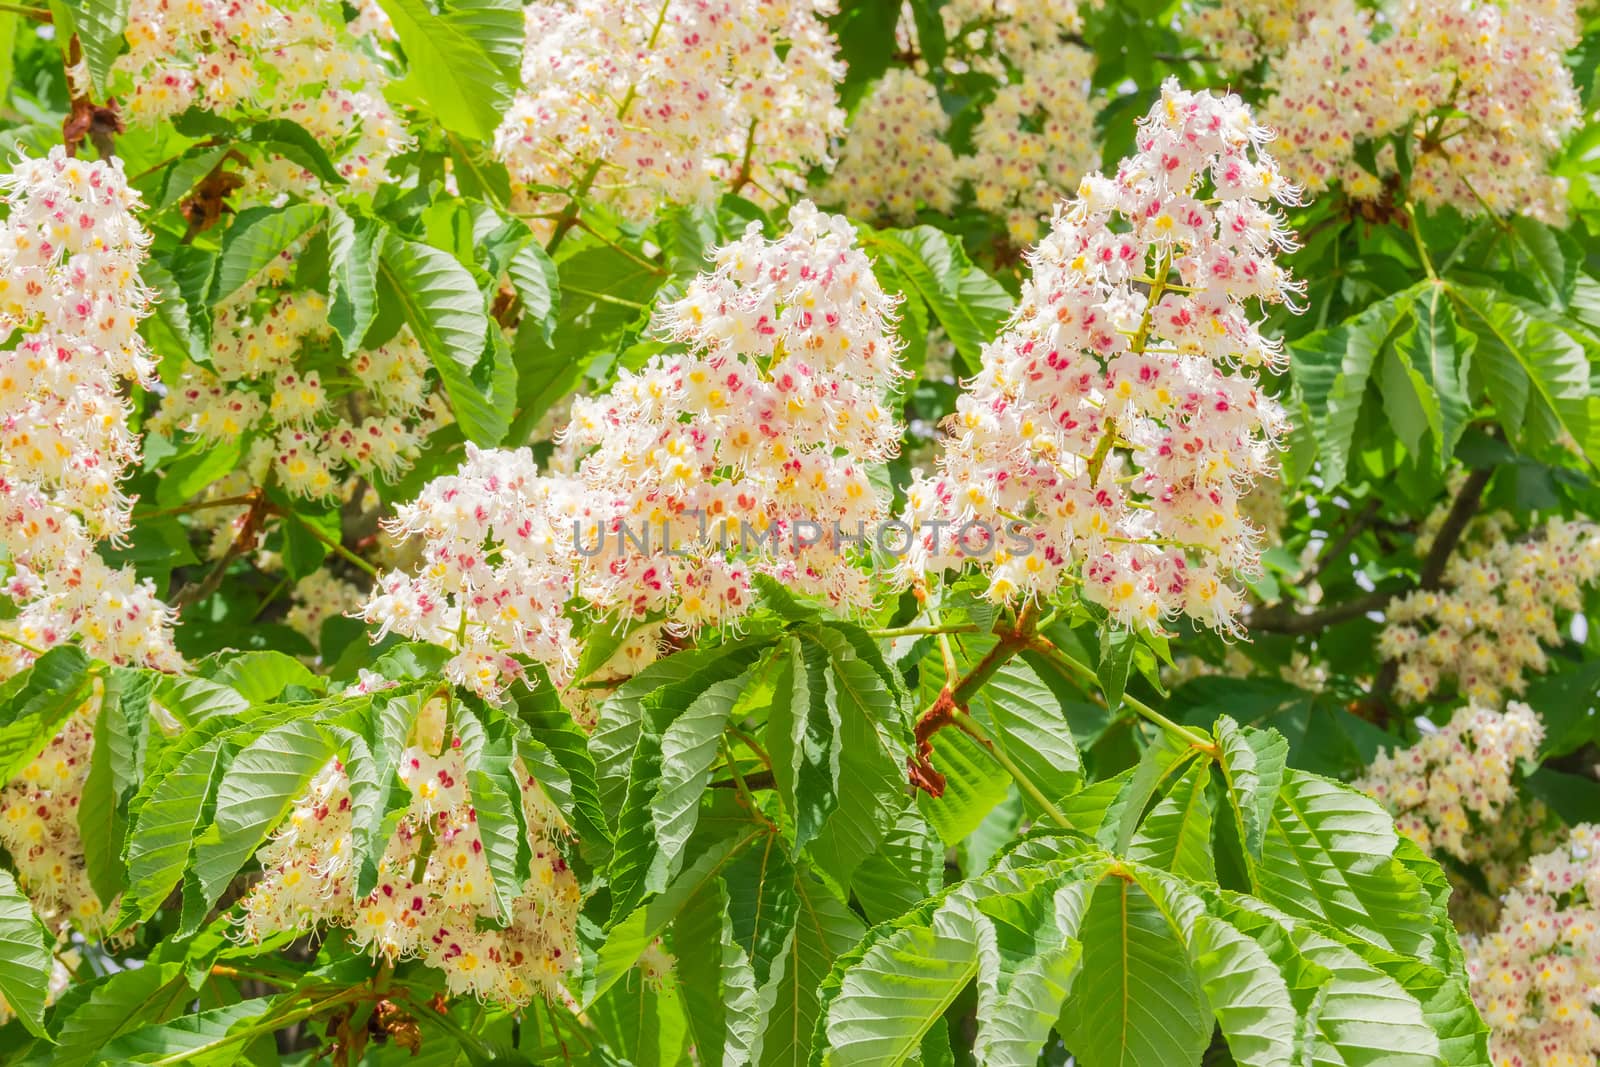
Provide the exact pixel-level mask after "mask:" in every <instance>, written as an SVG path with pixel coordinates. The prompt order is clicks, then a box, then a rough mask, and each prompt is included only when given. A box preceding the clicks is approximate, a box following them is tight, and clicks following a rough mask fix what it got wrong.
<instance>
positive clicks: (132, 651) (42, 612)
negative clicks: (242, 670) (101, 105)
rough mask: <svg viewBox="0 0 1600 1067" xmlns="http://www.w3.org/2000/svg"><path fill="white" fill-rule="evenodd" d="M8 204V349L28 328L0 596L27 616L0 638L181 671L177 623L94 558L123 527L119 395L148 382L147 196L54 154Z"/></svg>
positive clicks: (7, 467) (9, 376) (21, 344)
mask: <svg viewBox="0 0 1600 1067" xmlns="http://www.w3.org/2000/svg"><path fill="white" fill-rule="evenodd" d="M0 197H3V199H4V201H5V203H6V205H7V206H8V207H9V209H10V214H9V216H8V217H7V218H6V219H5V220H4V222H0V339H7V338H12V337H13V335H14V334H16V332H17V331H19V330H20V331H22V335H21V337H20V338H16V339H15V341H14V343H12V344H10V345H8V346H7V347H6V348H5V350H4V351H0V547H3V548H4V550H5V554H6V555H7V556H8V557H9V559H8V563H9V566H8V568H7V569H8V571H9V574H8V576H6V577H5V578H4V585H3V587H0V593H3V595H4V596H5V597H7V598H9V599H10V600H11V601H12V602H13V603H14V604H16V605H17V607H18V613H17V615H16V617H15V618H13V619H9V620H7V621H6V622H5V623H4V624H3V625H4V627H5V629H6V631H7V632H8V633H10V634H12V635H13V636H15V637H17V638H20V639H21V640H22V641H24V642H26V643H27V644H28V645H32V646H34V647H49V646H52V645H57V644H60V643H62V642H64V641H67V640H70V639H73V638H77V639H79V640H80V641H81V642H82V644H83V646H84V648H85V650H86V651H88V652H89V653H90V654H91V655H95V656H99V657H102V658H105V659H110V660H114V661H117V662H126V663H139V664H147V665H151V666H160V667H172V666H175V665H177V664H179V663H180V662H181V659H180V657H179V656H178V654H177V652H176V651H175V650H174V649H173V647H172V639H171V633H170V624H171V613H170V612H169V610H168V609H167V608H166V607H165V606H164V605H163V604H162V603H161V602H160V601H159V600H158V599H157V598H156V595H155V590H154V588H153V587H152V586H151V585H150V584H149V583H148V582H140V581H138V579H137V578H136V577H135V575H134V573H133V571H132V570H129V569H123V570H116V569H113V568H111V567H108V566H107V565H106V564H105V562H104V561H103V560H102V559H101V558H100V556H99V555H98V554H97V553H96V552H95V547H94V546H95V542H96V541H98V540H102V539H105V538H112V539H116V538H119V537H121V536H122V535H123V534H124V533H126V532H127V530H128V527H129V522H130V514H131V510H132V501H131V500H129V499H128V497H127V496H125V495H124V494H123V493H122V492H121V490H120V489H119V488H118V483H119V481H120V480H121V477H122V474H123V472H124V471H125V470H126V469H127V468H128V467H129V466H130V465H131V464H132V463H133V462H134V461H135V460H137V458H138V455H139V443H138V439H137V438H136V437H135V436H134V434H133V433H132V431H131V430H130V429H129V428H128V416H129V406H128V402H127V401H126V400H125V399H124V398H123V396H122V392H121V390H122V387H123V385H124V383H137V384H148V382H149V381H150V380H151V376H152V366H151V363H150V360H149V357H148V354H147V352H146V349H145V345H144V341H143V339H141V338H140V336H139V334H138V332H137V327H138V323H139V320H140V319H142V318H143V317H144V316H145V315H146V314H148V312H149V308H150V293H149V291H148V290H147V289H146V288H145V286H144V284H143V282H142V281H141V280H140V278H139V265H140V264H141V263H142V262H143V260H144V256H145V249H146V247H147V246H148V245H149V242H150V237H149V234H147V233H146V232H145V231H144V229H143V228H142V227H141V226H140V225H139V223H138V222H137V220H135V218H134V217H133V212H134V210H135V209H136V208H137V207H138V206H139V199H138V196H137V194H135V193H134V192H133V190H132V189H130V188H129V187H128V184H127V181H126V180H125V178H124V177H123V173H122V166H121V162H120V161H117V160H113V161H112V162H110V163H105V162H99V163H89V162H84V161H81V160H77V159H73V158H71V157H69V156H67V155H66V153H65V152H64V150H62V149H61V148H56V149H53V150H52V151H51V152H50V154H49V155H48V156H45V157H42V158H34V159H26V158H24V159H20V160H19V161H18V162H17V163H16V165H15V166H14V167H13V168H12V169H11V171H10V173H8V174H6V175H4V176H0ZM8 648H9V652H8V655H10V656H11V657H12V665H13V666H20V664H21V660H20V659H19V658H17V657H18V656H19V653H18V651H17V650H16V649H15V648H14V647H11V646H8Z"/></svg>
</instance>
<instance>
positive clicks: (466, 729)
mask: <svg viewBox="0 0 1600 1067" xmlns="http://www.w3.org/2000/svg"><path fill="white" fill-rule="evenodd" d="M455 714H456V719H455V732H456V737H457V738H458V739H459V740H460V741H461V760H462V765H463V766H464V767H465V768H466V769H467V789H468V791H469V793H470V794H471V796H472V807H473V811H474V812H475V814H476V822H477V826H478V838H479V840H480V841H482V843H483V858H484V862H485V864H486V865H487V866H488V868H489V877H490V879H491V880H492V882H493V884H494V896H495V903H496V907H497V910H498V915H499V921H500V922H501V923H502V924H506V923H509V922H510V921H511V909H512V905H513V904H515V903H516V900H517V897H519V896H521V895H522V887H523V885H524V884H526V883H527V881H528V874H529V868H530V863H531V857H532V851H533V849H532V845H530V844H529V842H528V828H527V825H526V823H525V822H524V816H523V809H522V790H521V786H520V784H519V783H518V781H517V774H516V771H515V769H514V767H513V766H512V762H513V760H515V758H516V752H517V750H516V742H515V739H514V737H513V735H512V732H511V730H510V729H509V725H508V724H507V723H506V721H505V720H504V719H503V718H500V717H499V716H495V715H489V716H486V717H485V718H486V719H487V721H485V718H480V717H479V716H477V715H475V714H473V712H472V711H471V710H470V709H468V708H466V707H459V708H457V709H456V713H455Z"/></svg>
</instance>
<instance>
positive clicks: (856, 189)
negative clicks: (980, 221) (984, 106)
mask: <svg viewBox="0 0 1600 1067" xmlns="http://www.w3.org/2000/svg"><path fill="white" fill-rule="evenodd" d="M949 131H950V118H949V116H947V115H946V114H945V113H944V109H943V108H941V107H940V106H939V94H938V92H937V91H936V90H935V89H934V87H933V84H932V83H931V82H929V81H928V80H926V79H925V78H922V77H920V76H919V75H917V74H916V73H915V72H913V71H910V70H907V69H905V68H904V67H894V68H891V69H890V70H889V71H888V72H887V73H885V74H884V76H883V77H882V78H880V79H879V80H878V82H877V83H876V84H875V85H874V86H873V87H872V91H871V92H870V93H868V94H867V97H866V99H865V100H863V101H862V102H861V106H860V107H859V108H857V109H856V115H855V119H854V121H853V122H851V124H850V136H849V138H848V139H846V141H845V142H844V147H843V148H842V149H841V150H840V152H839V163H838V165H837V166H836V167H834V170H833V178H832V180H831V182H830V184H829V186H828V193H829V195H830V196H831V197H832V198H833V199H834V200H836V201H837V202H838V203H839V205H840V206H841V207H842V208H843V209H844V211H845V212H846V213H848V214H849V215H851V216H852V217H854V218H858V219H869V220H878V219H887V220H889V221H891V222H895V223H899V224H901V225H907V224H910V223H912V222H914V221H915V220H916V217H917V209H918V208H922V207H926V208H928V209H929V210H931V211H939V212H948V211H950V210H951V209H953V208H954V207H955V204H956V194H957V192H958V191H959V182H958V180H957V178H956V175H957V174H958V173H959V171H958V168H957V164H956V157H955V153H954V152H952V151H951V150H950V144H949Z"/></svg>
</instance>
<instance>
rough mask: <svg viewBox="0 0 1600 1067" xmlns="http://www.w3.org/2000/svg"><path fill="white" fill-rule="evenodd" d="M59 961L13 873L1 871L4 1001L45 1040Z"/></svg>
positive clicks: (1, 981)
mask: <svg viewBox="0 0 1600 1067" xmlns="http://www.w3.org/2000/svg"><path fill="white" fill-rule="evenodd" d="M54 967H55V959H54V958H53V957H52V956H51V955H50V950H49V949H48V948H47V947H45V935H44V927H43V926H41V925H39V920H38V919H37V918H36V917H35V916H34V914H33V905H32V904H30V903H29V902H28V898H27V897H25V896H23V895H22V891H21V890H20V889H18V888H17V883H16V880H15V879H13V878H12V877H11V872H10V871H4V870H0V998H3V999H4V1001H5V1003H6V1006H7V1007H9V1008H10V1009H11V1011H12V1013H13V1014H15V1015H16V1016H17V1017H18V1018H20V1019H21V1020H22V1025H24V1026H26V1027H27V1028H28V1032H29V1033H31V1034H33V1035H34V1036H35V1037H45V1036H46V1034H45V1029H44V1000H45V991H46V990H47V989H49V988H50V972H51V971H52V970H53V969H54Z"/></svg>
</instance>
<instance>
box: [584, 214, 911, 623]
mask: <svg viewBox="0 0 1600 1067" xmlns="http://www.w3.org/2000/svg"><path fill="white" fill-rule="evenodd" d="M715 263H716V269H715V270H714V271H712V272H710V273H704V274H701V275H700V276H698V277H697V278H696V279H695V280H694V281H693V282H692V283H690V285H689V289H688V292H687V293H685V294H684V296H683V298H682V299H680V300H678V301H677V302H675V303H672V304H669V305H667V306H666V307H665V308H663V309H662V311H661V314H660V316H659V325H660V327H661V328H662V330H663V331H664V332H665V333H666V334H667V335H669V336H670V337H672V338H673V339H675V340H677V341H679V342H682V343H683V344H684V345H685V346H686V348H687V351H686V352H684V353H682V354H669V355H663V356H658V357H656V358H655V359H653V360H651V362H650V363H648V364H647V365H646V366H645V367H643V368H642V369H641V370H639V371H638V372H636V373H624V374H622V375H620V376H619V378H618V381H617V383H616V385H615V386H613V387H612V389H611V391H610V392H609V393H607V394H605V395H604V396H600V397H595V398H591V399H583V400H579V401H578V402H577V403H575V404H574V405H573V412H572V422H571V423H570V424H569V426H568V428H567V430H566V437H565V440H564V442H563V443H564V446H565V447H566V448H568V449H570V450H572V451H573V452H574V453H575V454H577V455H580V456H582V460H581V465H580V467H579V478H580V480H581V481H582V482H583V484H584V487H585V490H586V491H587V492H588V493H589V494H590V495H591V498H592V499H596V500H600V501H605V502H606V504H605V506H606V508H607V509H608V513H609V515H610V517H611V519H610V522H609V523H598V524H589V525H586V526H585V528H584V529H583V530H582V531H581V535H580V550H582V551H584V552H585V553H592V555H591V556H590V558H589V560H588V562H587V563H586V565H585V568H584V575H583V581H582V592H583V595H584V597H585V598H586V599H587V600H588V601H589V602H590V603H591V604H593V605H594V606H595V607H597V608H599V609H600V610H601V611H604V612H620V613H621V614H623V615H625V616H629V617H633V618H638V619H644V618H646V617H649V616H652V615H654V614H657V613H661V614H664V615H665V616H666V618H667V619H668V621H669V622H670V623H671V624H673V625H674V627H675V628H676V629H678V630H680V631H683V632H688V633H693V632H695V631H698V630H699V629H700V628H701V627H703V626H707V625H717V624H721V623H725V622H730V621H732V620H733V619H736V618H737V617H738V616H740V615H742V614H743V613H744V612H745V611H746V610H747V609H748V608H749V607H750V605H751V601H752V597H751V591H750V576H751V574H752V572H762V573H766V574H769V575H771V576H772V577H774V578H777V579H778V580H780V581H782V582H783V583H785V584H786V585H788V586H790V587H791V588H794V589H796V590H799V591H801V592H803V593H808V594H812V595H815V596H819V597H821V598H823V599H824V600H826V601H827V602H829V603H830V604H833V605H835V606H846V607H847V606H856V607H860V606H865V605H866V604H867V603H868V602H869V601H870V598H871V590H870V588H869V583H868V575H867V574H866V573H865V572H864V571H863V570H862V569H861V568H860V567H858V566H857V565H856V564H855V562H854V555H853V554H852V553H851V552H850V551H848V549H849V547H850V546H849V545H843V544H841V542H840V541H839V540H838V539H837V538H836V537H835V536H834V534H835V531H836V530H839V531H843V532H844V533H845V534H847V535H859V534H862V533H863V532H865V533H866V534H867V535H868V536H870V534H871V532H872V528H873V526H874V524H875V523H876V522H877V521H879V520H880V519H882V518H883V517H884V515H885V508H886V506H887V501H886V499H885V497H884V494H883V493H882V492H881V491H880V490H879V489H878V488H876V487H875V486H874V485H873V484H872V481H871V479H870V478H869V475H868V468H869V467H870V466H871V465H872V464H875V463H880V462H883V461H886V460H888V459H889V458H891V457H892V456H893V455H894V454H895V451H896V449H897V448H898V443H899V436H900V425H899V422H898V421H897V420H896V418H895V416H894V411H893V408H892V406H891V403H890V394H891V392H892V390H893V389H894V387H895V385H896V383H897V382H898V381H899V380H900V379H901V378H902V377H903V375H904V371H903V370H902V368H901V366H900V361H899V342H898V339H897V338H896V337H895V334H894V329H893V321H894V318H893V316H894V307H895V298H893V297H891V296H890V295H889V294H887V293H885V292H884V291H883V289H882V288H881V287H880V286H879V284H878V281H877V278H876V277H875V276H874V275H873V272H872V264H871V263H870V262H869V261H868V259H867V257H866V255H865V254H864V253H863V252H862V251H861V250H860V249H859V248H857V247H856V243H855V231H854V230H853V229H852V228H851V226H850V224H849V223H848V222H847V221H846V220H845V219H843V218H841V217H839V216H837V215H826V214H823V213H821V212H819V211H817V210H816V209H815V208H814V207H812V206H811V204H810V203H808V202H802V203H800V204H798V205H796V206H795V207H794V208H793V209H792V210H791V211H790V212H789V232H788V233H786V234H785V235H784V236H782V237H780V238H778V239H776V240H770V241H769V240H766V239H765V238H763V237H762V236H761V232H760V228H759V226H756V225H754V224H752V225H751V227H750V228H749V229H748V230H747V232H746V234H745V236H744V237H743V238H741V239H740V240H738V241H735V242H734V243H733V244H731V245H728V246H727V247H725V248H722V249H720V250H719V251H718V252H717V253H716V257H715ZM807 524H812V525H811V526H807ZM663 525H665V526H666V529H667V532H668V535H669V536H668V537H667V541H668V543H666V544H663V543H662V541H663V538H662V537H661V533H662V527H663ZM813 527H820V530H819V529H815V528H813ZM651 528H654V530H655V532H656V535H657V536H656V544H654V545H651V546H649V547H643V546H640V545H638V544H636V543H635V542H634V540H632V539H629V538H628V537H627V536H626V534H627V533H628V532H630V531H631V532H633V533H635V534H637V533H639V532H642V531H644V530H646V529H651ZM813 537H814V538H815V540H816V543H815V544H807V542H809V541H811V540H812V539H813ZM669 548H670V549H671V551H668V549H669Z"/></svg>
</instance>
